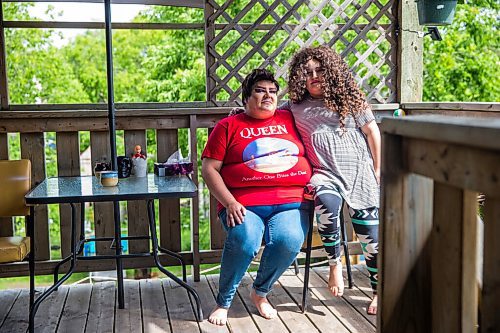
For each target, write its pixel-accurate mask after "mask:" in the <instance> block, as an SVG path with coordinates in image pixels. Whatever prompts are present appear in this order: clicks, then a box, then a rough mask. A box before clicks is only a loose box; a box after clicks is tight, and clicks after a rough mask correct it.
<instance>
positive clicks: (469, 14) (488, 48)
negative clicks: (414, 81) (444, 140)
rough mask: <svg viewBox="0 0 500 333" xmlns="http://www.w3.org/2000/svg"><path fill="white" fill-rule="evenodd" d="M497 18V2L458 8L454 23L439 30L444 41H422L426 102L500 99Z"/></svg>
mask: <svg viewBox="0 0 500 333" xmlns="http://www.w3.org/2000/svg"><path fill="white" fill-rule="evenodd" d="M480 5H481V6H488V7H480ZM498 15H499V11H498V3H496V4H495V3H491V5H489V4H488V1H471V2H469V3H468V4H467V5H458V6H457V11H456V15H455V19H454V21H453V24H452V25H450V26H446V27H443V28H440V30H441V32H442V35H443V41H441V42H436V41H433V40H431V39H430V38H426V39H425V53H424V66H425V67H424V68H425V69H424V100H425V101H464V102H465V101H475V102H488V101H489V102H492V101H499V100H500V69H499V67H498V64H499V63H500V57H499V52H498V50H499V46H500V34H499V28H500V21H499V20H498Z"/></svg>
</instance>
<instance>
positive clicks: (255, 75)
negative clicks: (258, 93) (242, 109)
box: [241, 68, 280, 105]
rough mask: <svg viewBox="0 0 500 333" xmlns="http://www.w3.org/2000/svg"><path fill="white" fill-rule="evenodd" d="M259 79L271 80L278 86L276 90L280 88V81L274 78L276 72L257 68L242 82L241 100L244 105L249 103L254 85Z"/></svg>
mask: <svg viewBox="0 0 500 333" xmlns="http://www.w3.org/2000/svg"><path fill="white" fill-rule="evenodd" d="M259 81H271V82H272V83H274V85H275V86H276V90H280V85H279V84H278V81H276V79H275V78H274V74H273V73H272V72H271V71H268V70H267V69H261V68H256V69H254V70H252V71H251V72H250V74H248V75H247V76H246V77H245V79H244V80H243V83H242V84H241V101H242V102H243V105H246V104H247V101H248V99H249V98H250V96H251V95H252V89H253V87H254V85H255V84H256V83H257V82H259Z"/></svg>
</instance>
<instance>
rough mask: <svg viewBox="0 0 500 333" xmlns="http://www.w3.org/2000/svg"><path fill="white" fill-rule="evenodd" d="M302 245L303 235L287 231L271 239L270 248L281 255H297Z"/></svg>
mask: <svg viewBox="0 0 500 333" xmlns="http://www.w3.org/2000/svg"><path fill="white" fill-rule="evenodd" d="M303 243H304V234H303V233H302V232H301V231H300V232H299V231H298V230H296V231H292V230H287V231H286V232H283V233H280V234H279V235H275V237H273V240H272V247H273V250H274V251H278V252H281V253H298V252H299V251H300V248H301V247H302V244H303Z"/></svg>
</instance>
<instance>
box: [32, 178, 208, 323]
mask: <svg viewBox="0 0 500 333" xmlns="http://www.w3.org/2000/svg"><path fill="white" fill-rule="evenodd" d="M195 195H197V188H196V186H195V185H194V183H193V182H192V180H191V179H190V178H189V177H188V176H172V177H158V176H156V175H154V174H149V175H147V177H131V178H125V179H120V181H119V183H118V185H117V186H111V187H104V186H102V185H101V184H100V183H99V181H98V179H96V177H93V176H77V177H52V178H48V179H45V180H44V181H43V182H41V183H40V184H39V185H37V186H36V187H35V188H33V189H32V190H31V191H30V192H29V193H28V194H27V195H26V196H25V199H26V204H28V205H30V206H31V210H32V211H31V214H32V215H31V216H35V215H34V214H33V213H34V205H47V204H61V203H69V204H70V205H71V213H72V214H71V216H72V217H71V254H70V255H69V256H68V257H66V258H64V259H63V260H62V261H61V262H60V263H59V264H58V266H56V269H55V272H54V276H55V278H54V285H52V286H51V287H50V288H48V289H47V290H46V291H45V292H44V293H42V294H41V295H40V296H39V297H38V298H37V299H36V300H35V299H34V294H35V283H34V275H35V259H34V258H35V250H36V249H35V244H34V237H31V238H30V242H31V244H30V245H31V251H32V253H31V255H30V258H29V267H30V318H29V331H30V332H33V330H34V318H35V314H36V312H37V310H38V307H39V305H40V303H41V302H42V301H43V300H44V299H46V298H47V297H48V296H49V294H50V293H52V292H53V291H55V290H56V289H57V288H58V287H59V286H60V285H61V284H62V283H63V282H64V281H66V280H67V279H68V278H69V277H70V276H71V274H72V273H73V271H74V269H75V265H76V262H77V260H98V259H115V260H116V270H117V282H118V286H117V287H118V290H117V292H118V305H119V308H121V309H123V308H124V297H123V266H122V259H123V258H130V257H142V256H153V257H154V262H155V264H156V266H157V267H158V268H159V269H160V271H162V272H163V273H165V274H166V275H167V276H168V277H170V278H171V279H172V280H174V281H175V282H177V283H178V284H179V285H181V286H182V287H184V288H185V289H186V290H187V292H188V295H192V296H193V297H194V299H195V301H196V305H197V319H198V320H200V321H201V320H202V318H203V315H202V312H201V304H200V298H199V296H198V294H197V293H196V291H195V290H194V289H193V288H192V287H191V286H189V285H188V284H187V283H186V282H185V281H186V269H185V267H186V266H185V263H184V261H183V259H182V257H181V256H180V255H179V254H178V253H175V252H172V251H169V250H167V249H164V248H161V247H159V246H158V239H157V235H156V221H155V215H154V200H155V199H160V198H189V197H194V196H195ZM130 200H145V201H147V207H148V221H149V228H150V234H151V236H130V237H122V236H121V227H120V221H119V218H118V219H117V218H116V217H117V216H119V214H118V215H117V214H115V221H114V224H115V228H114V229H115V235H114V237H101V238H91V239H86V238H85V234H84V230H83V228H84V223H83V219H82V223H81V232H80V239H79V240H77V239H76V230H77V228H76V214H77V212H76V210H77V208H76V204H78V203H81V204H84V203H85V202H114V203H117V202H119V201H130ZM116 207H117V205H116V204H115V209H116ZM82 209H83V208H82ZM29 228H30V230H29V232H30V235H34V234H35V229H36V221H34V222H33V223H31V224H29ZM131 239H151V241H152V245H153V246H152V253H137V254H135V253H134V254H123V253H122V251H121V241H122V240H131ZM91 241H113V244H114V247H115V254H106V255H99V254H98V255H95V256H88V257H85V256H83V255H82V250H83V247H84V244H85V243H86V242H91ZM158 251H161V252H164V253H167V254H169V255H171V256H174V257H175V258H177V259H178V260H179V261H180V263H181V264H182V267H183V280H181V279H179V278H178V277H177V276H175V275H174V274H173V273H171V272H169V271H168V270H167V269H165V267H163V266H162V265H161V264H160V260H159V258H158ZM68 261H69V262H70V268H69V270H68V272H67V273H66V274H65V275H64V276H63V277H62V278H61V279H59V278H58V274H57V273H58V269H59V266H60V265H62V264H63V263H65V262H68Z"/></svg>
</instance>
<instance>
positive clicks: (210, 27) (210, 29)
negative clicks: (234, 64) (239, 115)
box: [205, 1, 217, 106]
mask: <svg viewBox="0 0 500 333" xmlns="http://www.w3.org/2000/svg"><path fill="white" fill-rule="evenodd" d="M213 14H214V7H213V6H212V5H211V4H210V1H206V2H205V75H206V85H207V87H206V94H207V96H206V97H207V104H208V105H212V106H215V105H216V103H215V102H216V100H217V96H216V95H215V94H214V93H213V91H214V89H215V80H214V79H213V78H212V77H211V74H215V73H212V72H211V67H212V65H214V64H215V57H214V56H213V55H212V54H211V52H210V42H211V41H212V40H213V39H214V38H215V22H214V21H213V19H211V16H212V15H213Z"/></svg>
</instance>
